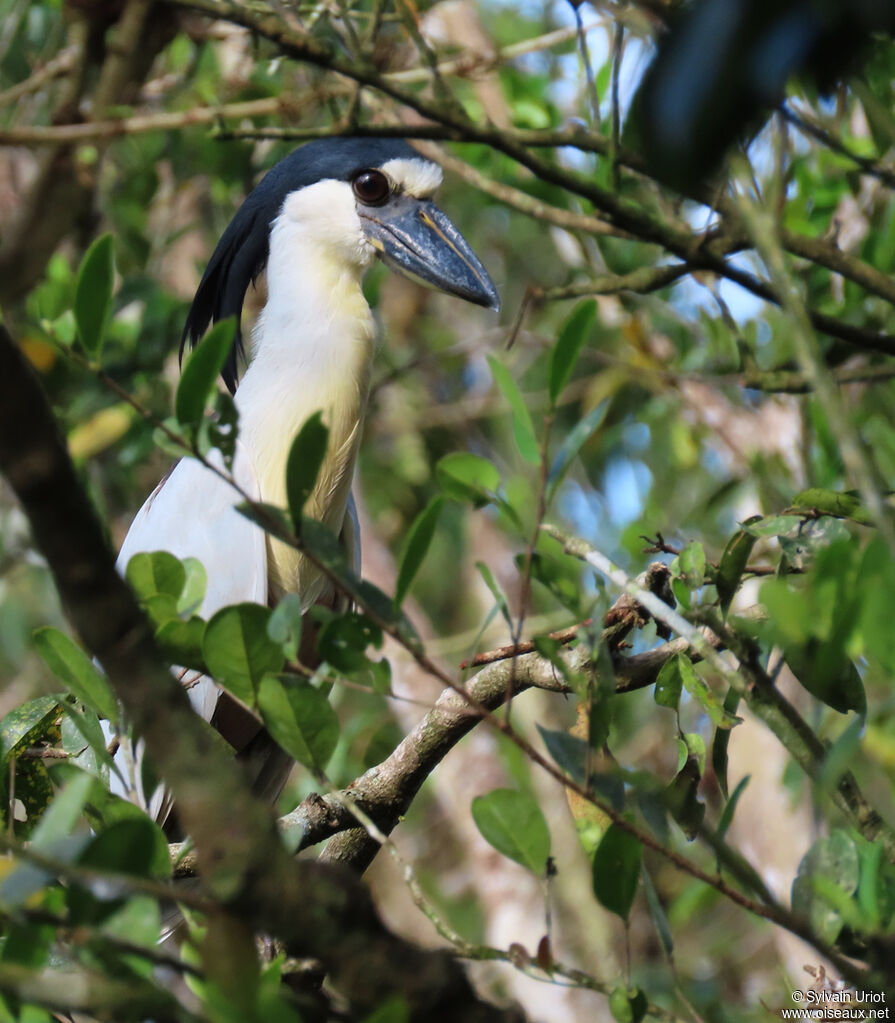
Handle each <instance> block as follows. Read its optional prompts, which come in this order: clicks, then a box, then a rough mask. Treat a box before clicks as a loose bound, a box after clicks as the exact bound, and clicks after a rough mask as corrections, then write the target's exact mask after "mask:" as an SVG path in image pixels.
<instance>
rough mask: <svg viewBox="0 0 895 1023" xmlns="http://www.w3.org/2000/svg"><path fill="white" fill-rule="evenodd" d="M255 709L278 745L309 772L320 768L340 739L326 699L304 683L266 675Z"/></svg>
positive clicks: (337, 721)
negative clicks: (295, 683)
mask: <svg viewBox="0 0 895 1023" xmlns="http://www.w3.org/2000/svg"><path fill="white" fill-rule="evenodd" d="M258 709H259V710H260V711H261V716H262V718H263V719H264V724H265V725H266V726H267V730H268V731H269V732H270V734H271V735H272V736H273V737H274V739H275V740H276V741H277V742H278V743H279V745H280V746H282V747H283V749H284V750H285V751H286V752H287V753H288V754H289V755H290V756H292V757H294V758H295V759H296V760H297V761H298V762H299V763H300V764H303V765H304V766H305V767H307V768H309V769H310V770H312V771H323V770H324V769H325V768H326V765H327V764H328V763H329V759H330V757H331V756H332V755H333V752H334V751H335V748H336V744H337V743H338V741H339V719H338V717H337V716H336V712H335V711H334V710H333V708H332V706H331V704H330V702H329V700H327V698H326V696H325V695H324V694H323V693H322V692H321V691H320V690H319V689H315V688H314V686H312V685H309V684H307V683H301V684H298V685H290V686H288V687H287V686H285V685H283V683H282V682H280V680H279V679H277V678H274V677H273V676H272V675H265V677H264V678H263V679H261V683H260V685H259V686H258Z"/></svg>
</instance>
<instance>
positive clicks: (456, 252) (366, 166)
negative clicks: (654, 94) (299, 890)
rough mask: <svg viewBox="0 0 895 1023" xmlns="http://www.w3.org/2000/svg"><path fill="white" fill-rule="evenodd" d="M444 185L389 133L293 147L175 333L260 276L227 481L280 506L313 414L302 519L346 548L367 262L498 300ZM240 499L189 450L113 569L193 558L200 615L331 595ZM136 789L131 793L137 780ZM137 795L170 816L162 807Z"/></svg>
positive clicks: (370, 336)
mask: <svg viewBox="0 0 895 1023" xmlns="http://www.w3.org/2000/svg"><path fill="white" fill-rule="evenodd" d="M441 178H442V174H441V169H440V168H439V167H438V166H437V164H434V163H432V162H430V161H428V160H426V159H424V158H423V157H421V156H420V154H419V153H417V152H416V150H414V149H412V148H411V147H410V146H409V145H408V144H407V143H406V142H404V141H401V140H398V139H362V138H344V139H327V140H321V141H317V142H310V143H308V144H307V145H304V146H302V147H300V148H299V149H297V150H296V151H295V152H293V153H292V154H290V155H289V156H287V157H286V158H285V159H284V160H282V161H280V163H278V164H277V165H276V166H275V167H274V168H273V169H272V170H271V171H269V173H268V174H267V175H266V176H265V177H264V178H263V179H262V181H261V182H260V184H258V186H257V187H256V188H255V189H254V191H252V192H251V194H250V195H249V196H248V198H247V199H246V200H245V202H244V203H243V205H242V207H241V208H240V210H239V211H238V213H237V214H236V216H235V217H234V218H233V220H232V222H231V223H230V225H229V227H228V228H227V230H226V231H225V232H224V234H223V236H222V238H221V240H220V241H219V242H218V245H217V248H216V249H215V251H214V254H213V255H212V257H211V261H210V262H209V264H208V267H207V269H206V270H205V274H204V276H203V277H202V281H201V283H200V285H199V289H198V291H197V292H196V296H195V298H194V300H193V303H192V307H191V308H190V311H189V315H188V316H187V321H186V328H185V331H184V342H189V343H190V344H196V343H197V342H198V341H199V340H200V339H201V337H202V336H203V334H204V332H205V330H206V329H207V328H208V327H209V325H210V324H211V323H212V322H214V321H217V320H219V319H222V318H224V317H227V316H236V318H237V322H238V321H239V317H240V314H241V312H242V307H243V301H244V299H245V295H246V292H247V290H248V288H249V286H250V285H251V284H253V282H254V281H255V279H256V277H257V276H258V275H259V274H260V273H261V272H262V271H263V270H265V269H266V271H267V302H266V304H265V306H264V308H263V310H262V312H261V314H260V315H259V317H258V320H257V323H256V324H255V328H254V331H253V332H252V340H251V346H250V348H251V353H250V360H249V362H248V367H247V369H246V370H245V373H244V375H243V376H242V379H241V380H239V379H238V370H239V367H240V360H241V358H242V355H243V347H242V341H241V337H240V335H239V333H237V336H236V342H235V345H234V348H233V351H232V352H231V355H230V358H229V360H228V362H227V365H226V367H225V371H224V379H225V381H226V383H227V386H228V387H229V388H230V390H231V391H233V392H234V394H235V399H234V400H235V404H236V408H237V410H238V413H239V435H238V441H237V450H236V455H235V458H234V462H233V470H232V473H233V477H234V479H235V481H236V482H237V483H238V484H239V486H240V487H241V489H242V490H243V491H244V492H245V493H247V494H248V495H250V496H251V497H252V498H253V499H255V500H258V501H264V502H268V503H271V504H274V505H278V506H280V507H285V505H286V486H285V479H286V459H287V455H288V453H289V449H290V446H291V443H292V440H293V438H294V437H295V435H296V433H297V431H298V430H299V429H300V428H301V426H302V425H303V424H304V422H305V421H306V420H307V419H308V418H309V416H311V415H312V414H314V413H315V412H317V411H321V412H322V414H323V420H324V422H325V423H326V425H327V427H328V429H329V444H328V450H327V454H326V457H325V460H324V464H323V467H322V469H321V471H320V473H319V475H318V478H317V483H316V486H315V488H314V491H313V493H312V495H311V496H310V498H309V500H308V501H307V503H306V506H305V507H306V512H307V514H308V515H310V516H312V517H314V518H316V519H318V520H320V521H322V522H324V523H325V524H326V525H327V526H328V527H329V528H330V529H331V530H332V531H333V532H334V533H336V534H341V535H343V536H344V537H346V542H348V543H349V545H350V542H351V538H352V536H354V535H355V532H356V516H355V514H354V510H353V503H352V499H351V486H352V479H353V476H354V470H355V464H356V461H357V453H358V445H359V444H360V441H361V435H362V432H363V422H364V414H365V411H366V406H367V395H368V391H369V385H370V373H371V364H372V360H373V353H374V335H375V328H374V322H373V316H372V313H371V311H370V308H369V306H368V305H367V302H366V300H365V298H364V295H363V291H362V289H361V281H362V278H363V275H364V271H365V270H366V269H367V268H368V267H369V266H370V265H371V264H372V263H373V261H374V259H376V258H377V257H378V258H379V259H381V260H382V261H383V262H384V263H385V264H386V265H387V266H389V267H391V269H393V270H395V271H397V272H398V273H400V274H403V275H405V276H407V277H410V278H411V279H413V280H416V281H421V282H423V283H425V284H427V285H429V286H431V287H434V288H437V289H439V290H441V291H445V292H448V293H450V294H452V295H456V296H459V297H460V298H464V299H466V300H467V301H469V302H474V303H476V304H477V305H481V306H486V307H488V308H490V309H495V310H496V309H498V308H499V298H498V294H497V290H496V289H495V287H494V284H493V283H492V282H491V279H490V277H489V276H488V273H487V271H486V270H485V268H484V267H483V266H482V264H481V262H480V261H479V260H478V258H477V257H476V255H475V253H474V252H473V251H472V249H471V248H470V247H469V245H468V244H467V242H466V241H465V240H464V238H463V237H462V236H461V234H460V233H459V231H458V230H457V229H456V227H454V225H453V224H452V223H451V221H450V220H449V219H448V218H447V217H446V216H445V214H444V213H442V212H441V210H440V209H439V208H438V207H437V206H436V205H435V204H434V203H433V202H432V195H433V194H434V192H435V191H436V189H437V188H438V186H439V185H440V184H441ZM219 464H220V463H219ZM241 500H242V498H241V497H240V495H239V494H238V493H237V492H236V491H235V489H234V488H233V487H232V486H231V485H230V484H229V483H228V482H227V481H225V480H222V479H221V478H220V477H219V476H218V475H216V474H215V473H214V472H212V471H211V470H209V469H208V468H207V467H205V466H203V465H202V463H201V462H199V461H198V460H196V459H192V458H185V459H183V460H182V461H180V462H178V463H177V465H176V466H175V467H174V469H173V470H172V471H171V472H170V474H169V475H168V476H167V477H166V478H165V479H164V480H163V481H162V482H161V483H160V484H159V485H158V487H156V489H155V491H153V493H152V494H151V495H150V497H149V498H148V500H147V501H146V503H145V504H144V505H143V507H142V508H141V509H140V511H139V513H138V514H137V517H136V518H135V520H134V522H133V525H132V526H131V529H130V532H129V533H128V534H127V537H126V539H125V541H124V544H123V546H122V548H121V553H120V555H119V567H120V569H121V571H124V569H125V568H126V566H127V563H128V561H129V560H130V558H131V557H132V556H133V555H134V554H136V553H138V552H140V551H156V550H166V551H170V552H171V553H172V554H175V555H177V556H178V557H180V558H186V557H195V558H198V559H199V560H200V561H201V562H202V563H203V565H204V566H205V570H206V574H207V577H208V586H207V591H206V594H205V600H204V603H203V605H202V607H201V609H200V613H201V614H202V615H203V616H204V617H206V618H208V617H210V616H211V615H212V614H213V613H214V612H215V611H217V610H218V609H220V608H221V607H224V606H225V605H228V604H233V603H237V602H241V601H255V602H258V603H261V604H270V605H274V604H275V603H276V602H277V601H279V600H280V598H281V597H282V596H283V595H284V594H287V593H296V594H298V595H299V596H300V598H301V601H302V606H303V608H305V609H307V608H308V607H310V606H311V605H312V604H314V603H316V602H319V601H322V600H327V599H329V598H330V597H331V596H332V595H331V594H329V593H327V581H326V580H325V579H324V578H323V577H322V576H321V574H320V573H319V572H318V571H317V570H316V569H315V568H314V567H313V566H312V565H311V564H309V562H308V561H307V560H306V559H305V558H304V557H303V556H302V555H301V553H300V552H298V551H296V550H295V549H294V548H292V547H289V546H288V545H286V544H283V543H281V542H280V541H277V540H274V539H271V538H270V537H269V536H267V535H266V534H265V533H264V532H263V531H262V530H261V529H260V528H259V527H258V526H257V525H255V524H254V523H252V522H250V521H249V520H248V519H246V518H245V517H244V516H243V515H241V514H239V513H238V512H237V511H236V510H235V507H234V506H235V505H236V504H238V503H240V501H241ZM183 680H184V684H185V685H186V686H187V687H188V688H189V694H190V699H191V701H192V703H193V706H194V708H195V709H196V710H197V711H198V712H199V713H200V714H201V715H202V716H203V717H204V718H205V719H206V720H208V721H211V722H212V723H213V724H214V725H215V726H216V727H217V728H218V729H219V730H220V731H221V732H222V734H224V736H225V738H227V739H228V741H229V742H230V743H231V745H233V746H234V747H235V748H236V749H237V750H238V751H241V752H242V753H243V754H244V755H245V757H246V759H248V760H250V761H251V762H252V764H253V773H254V775H255V785H256V790H257V791H258V792H259V794H261V795H263V796H265V797H266V798H269V799H273V798H275V797H276V795H277V794H278V793H279V790H280V789H281V788H282V785H283V784H284V782H285V780H286V776H287V774H288V767H289V766H290V765H289V763H288V760H287V758H286V756H285V754H283V753H282V752H281V751H277V750H275V749H273V748H272V744H271V741H270V739H269V737H268V736H267V735H266V733H265V732H264V730H263V729H262V727H261V725H260V723H259V722H257V721H256V720H255V718H254V717H253V716H251V715H249V714H248V713H247V712H246V711H245V710H244V709H243V708H242V707H241V706H239V705H237V704H236V702H235V701H233V700H232V699H231V698H229V697H226V696H222V691H221V690H220V689H219V688H218V686H216V685H215V684H214V682H213V680H211V679H209V678H208V677H207V676H201V675H199V674H198V673H197V672H191V673H190V672H185V673H184V674H183ZM134 784H135V786H136V788H137V789H138V790H139V779H134ZM129 794H130V795H131V796H133V795H134V789H133V787H132V788H131V789H130V791H129ZM139 795H140V797H141V801H144V802H145V803H146V805H147V806H151V807H152V812H154V813H155V814H156V815H157V816H159V817H164V816H165V814H166V812H167V811H166V809H165V807H164V800H161V801H160V800H159V797H158V796H157V797H156V799H155V800H152V799H151V798H150V799H145V800H144V799H143V797H142V793H139ZM153 804H154V805H153Z"/></svg>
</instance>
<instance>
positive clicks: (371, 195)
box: [351, 170, 389, 206]
mask: <svg viewBox="0 0 895 1023" xmlns="http://www.w3.org/2000/svg"><path fill="white" fill-rule="evenodd" d="M351 187H352V188H353V189H354V194H355V195H356V196H357V197H358V199H360V201H361V202H362V203H363V204H364V205H365V206H381V205H382V204H383V203H384V202H385V200H386V199H387V198H388V193H389V186H388V178H387V177H386V176H385V175H384V174H383V173H382V171H378V170H362V171H360V173H359V174H355V176H354V178H353V180H352V182H351Z"/></svg>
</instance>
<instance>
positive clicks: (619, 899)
mask: <svg viewBox="0 0 895 1023" xmlns="http://www.w3.org/2000/svg"><path fill="white" fill-rule="evenodd" d="M642 853H643V846H642V845H641V844H640V842H639V841H638V840H637V839H636V838H635V837H634V836H633V835H631V834H629V833H628V832H627V831H623V830H622V829H621V828H620V827H619V826H618V825H617V824H612V825H610V826H609V828H608V829H607V831H606V834H605V835H604V836H603V838H602V839H601V840H600V844H599V845H598V846H597V851H596V853H595V854H594V863H593V884H594V895H596V897H597V901H598V902H599V903H600V905H601V906H604V907H605V908H606V909H608V910H609V911H610V912H611V913H615V915H616V916H620V917H621V918H622V920H627V919H628V915H629V914H630V912H631V905H632V903H633V902H634V896H635V894H636V893H637V880H638V878H639V877H640V857H641V854H642Z"/></svg>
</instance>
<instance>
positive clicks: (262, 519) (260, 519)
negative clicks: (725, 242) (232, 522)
mask: <svg viewBox="0 0 895 1023" xmlns="http://www.w3.org/2000/svg"><path fill="white" fill-rule="evenodd" d="M233 507H234V508H235V509H236V510H237V511H238V512H239V514H240V515H242V516H244V517H245V518H247V519H248V520H249V522H254V523H255V524H256V525H258V526H260V527H261V528H262V529H263V530H264V532H265V533H270V535H271V536H276V537H279V538H280V539H281V540H289V539H290V538H291V537H292V535H293V529H292V523H291V522H290V521H289V516H288V515H287V514H286V513H285V512H284V511H283V509H282V508H278V507H277V506H276V505H275V504H268V503H266V502H265V501H253V502H252V503H251V504H249V503H248V502H247V501H242V502H241V503H239V504H236V505H234V506H233Z"/></svg>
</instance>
